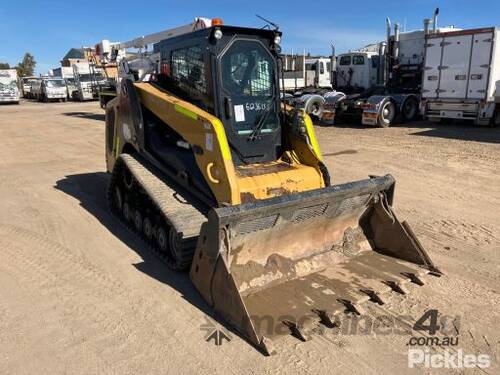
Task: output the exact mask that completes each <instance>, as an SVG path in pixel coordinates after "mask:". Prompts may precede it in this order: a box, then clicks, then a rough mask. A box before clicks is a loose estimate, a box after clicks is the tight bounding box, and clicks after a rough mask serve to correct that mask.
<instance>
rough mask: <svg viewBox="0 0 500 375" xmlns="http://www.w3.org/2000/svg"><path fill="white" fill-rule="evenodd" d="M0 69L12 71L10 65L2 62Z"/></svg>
mask: <svg viewBox="0 0 500 375" xmlns="http://www.w3.org/2000/svg"><path fill="white" fill-rule="evenodd" d="M0 69H10V65H9V63H2V62H0Z"/></svg>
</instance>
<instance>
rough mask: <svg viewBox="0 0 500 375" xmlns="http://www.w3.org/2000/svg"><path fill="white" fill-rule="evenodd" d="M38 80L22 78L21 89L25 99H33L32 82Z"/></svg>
mask: <svg viewBox="0 0 500 375" xmlns="http://www.w3.org/2000/svg"><path fill="white" fill-rule="evenodd" d="M34 80H36V77H21V89H22V90H23V98H26V99H30V98H31V82H33V81H34Z"/></svg>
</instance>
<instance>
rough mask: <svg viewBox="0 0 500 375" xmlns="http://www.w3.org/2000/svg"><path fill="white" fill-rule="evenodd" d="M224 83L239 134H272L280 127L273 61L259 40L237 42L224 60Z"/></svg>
mask: <svg viewBox="0 0 500 375" xmlns="http://www.w3.org/2000/svg"><path fill="white" fill-rule="evenodd" d="M221 64H222V84H223V86H224V89H225V91H226V92H227V93H229V94H230V98H231V100H232V104H233V105H234V108H233V109H234V126H235V128H236V129H235V130H236V132H237V133H238V134H251V133H252V132H253V131H254V130H255V127H259V128H260V132H262V133H265V132H271V131H273V130H274V129H275V128H276V127H277V126H278V120H277V108H276V100H274V98H275V97H274V87H275V86H274V77H275V72H274V60H273V58H272V56H271V55H270V54H269V52H268V51H267V50H266V49H265V48H264V46H262V45H261V44H260V43H258V42H256V41H246V40H237V41H235V42H234V43H233V44H232V45H231V47H230V48H229V49H228V50H227V51H226V52H225V53H224V56H223V57H222V61H221Z"/></svg>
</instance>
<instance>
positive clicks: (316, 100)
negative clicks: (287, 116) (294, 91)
mask: <svg viewBox="0 0 500 375" xmlns="http://www.w3.org/2000/svg"><path fill="white" fill-rule="evenodd" d="M324 104H325V98H323V97H322V96H319V95H311V97H310V98H308V99H306V103H305V106H304V109H305V111H306V113H307V114H308V115H312V116H314V117H316V118H321V115H322V114H323V106H324Z"/></svg>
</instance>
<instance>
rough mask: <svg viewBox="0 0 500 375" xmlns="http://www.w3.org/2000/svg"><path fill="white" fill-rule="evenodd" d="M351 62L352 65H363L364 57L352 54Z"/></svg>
mask: <svg viewBox="0 0 500 375" xmlns="http://www.w3.org/2000/svg"><path fill="white" fill-rule="evenodd" d="M352 64H353V65H365V57H364V56H359V55H355V56H353V57H352Z"/></svg>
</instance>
